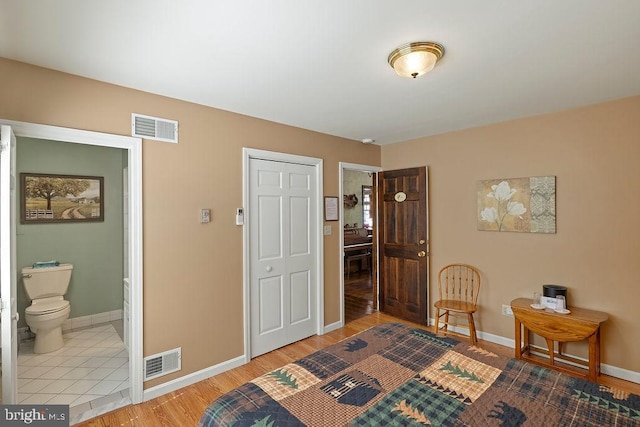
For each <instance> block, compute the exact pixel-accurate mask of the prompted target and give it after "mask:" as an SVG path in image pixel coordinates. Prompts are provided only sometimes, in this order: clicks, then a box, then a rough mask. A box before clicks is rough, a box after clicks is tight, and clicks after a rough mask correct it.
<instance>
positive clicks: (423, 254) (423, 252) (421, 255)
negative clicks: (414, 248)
mask: <svg viewBox="0 0 640 427" xmlns="http://www.w3.org/2000/svg"><path fill="white" fill-rule="evenodd" d="M418 256H419V257H420V258H424V257H425V256H427V253H426V252H425V251H420V252H418Z"/></svg>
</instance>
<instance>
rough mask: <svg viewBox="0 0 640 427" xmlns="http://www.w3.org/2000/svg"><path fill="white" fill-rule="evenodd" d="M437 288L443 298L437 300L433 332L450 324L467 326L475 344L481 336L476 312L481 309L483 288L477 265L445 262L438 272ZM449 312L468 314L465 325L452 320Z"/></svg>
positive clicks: (444, 330)
mask: <svg viewBox="0 0 640 427" xmlns="http://www.w3.org/2000/svg"><path fill="white" fill-rule="evenodd" d="M438 292H439V295H440V299H439V300H438V301H436V302H435V304H434V306H435V308H436V316H435V322H434V325H433V331H434V333H436V334H437V333H438V331H443V332H444V333H446V332H447V331H448V326H449V325H451V326H466V327H468V328H469V339H470V341H471V344H472V345H476V343H477V342H478V337H477V335H476V326H475V323H474V321H473V313H475V312H476V310H477V309H478V305H477V303H478V293H479V292H480V272H479V271H478V269H477V268H475V267H473V266H471V265H468V264H449V265H445V266H444V267H442V268H441V269H440V272H439V273H438ZM441 312H442V313H441ZM450 313H453V317H454V318H459V317H466V318H467V323H466V325H465V324H460V323H456V322H452V321H450V319H449V314H450ZM440 324H442V327H441V326H440Z"/></svg>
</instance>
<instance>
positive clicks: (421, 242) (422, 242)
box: [419, 239, 427, 245]
mask: <svg viewBox="0 0 640 427" xmlns="http://www.w3.org/2000/svg"><path fill="white" fill-rule="evenodd" d="M419 243H420V244H421V245H424V244H425V243H427V242H425V241H424V240H423V239H420V242H419Z"/></svg>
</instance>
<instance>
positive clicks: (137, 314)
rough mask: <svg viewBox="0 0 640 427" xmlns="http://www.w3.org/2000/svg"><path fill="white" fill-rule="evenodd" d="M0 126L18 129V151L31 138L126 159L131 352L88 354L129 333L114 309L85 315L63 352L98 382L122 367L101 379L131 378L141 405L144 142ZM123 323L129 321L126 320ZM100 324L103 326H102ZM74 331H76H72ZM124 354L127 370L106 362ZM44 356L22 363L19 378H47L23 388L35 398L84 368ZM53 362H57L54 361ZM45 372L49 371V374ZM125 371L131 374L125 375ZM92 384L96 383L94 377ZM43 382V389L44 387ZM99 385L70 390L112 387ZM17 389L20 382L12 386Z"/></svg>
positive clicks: (37, 127)
mask: <svg viewBox="0 0 640 427" xmlns="http://www.w3.org/2000/svg"><path fill="white" fill-rule="evenodd" d="M0 123H2V124H7V125H10V126H11V127H12V128H13V130H14V132H15V134H16V136H17V137H18V140H19V141H18V147H20V139H21V138H32V139H42V140H49V141H54V142H56V143H74V144H73V145H76V146H77V147H82V148H83V149H91V148H92V147H91V146H94V147H95V148H96V149H100V148H105V147H107V148H112V149H116V152H117V153H119V155H120V156H121V158H122V161H123V163H122V164H123V166H124V167H126V168H127V171H128V172H127V191H126V193H127V195H128V197H127V198H126V200H127V203H126V204H127V206H128V212H127V214H126V215H125V212H124V210H123V209H121V210H120V214H119V217H120V221H123V220H126V229H127V230H128V238H124V237H123V238H122V239H121V240H124V242H121V244H122V247H125V245H126V249H125V250H124V252H123V251H120V253H121V260H120V261H121V264H122V262H124V264H125V265H126V267H122V268H121V271H122V272H123V274H122V275H124V276H125V279H128V282H129V285H130V286H129V289H128V300H129V311H130V319H129V320H130V321H129V322H128V323H129V327H128V328H127V329H128V335H129V336H130V337H131V339H130V349H129V351H128V352H127V351H126V350H125V351H124V353H122V350H118V351H116V349H115V348H112V349H111V350H107V352H108V353H109V357H107V356H106V355H105V354H106V353H103V354H102V355H100V356H97V357H101V359H99V360H90V359H91V357H92V356H94V355H90V354H89V353H90V352H91V350H92V349H94V351H93V352H94V353H95V348H96V345H95V343H97V342H100V343H108V344H117V342H120V343H122V341H123V340H122V338H121V335H126V333H125V331H124V330H122V331H120V334H118V331H117V329H116V328H114V327H113V325H112V324H111V316H112V315H113V313H111V311H118V310H109V311H108V312H107V314H106V317H105V314H104V313H100V314H99V315H98V316H96V317H95V319H94V318H91V319H90V320H89V324H87V319H86V317H87V316H83V317H85V319H83V320H82V321H81V322H80V323H79V324H78V326H79V327H80V328H83V329H80V330H78V331H73V332H72V333H73V334H75V336H69V337H68V338H69V339H68V342H69V344H70V345H69V346H68V348H63V349H62V350H63V351H65V352H66V353H67V355H66V356H68V357H82V358H85V359H84V360H83V362H82V364H84V365H85V366H84V367H85V368H88V369H91V370H92V371H96V370H97V369H101V370H100V371H98V372H95V373H94V374H93V376H94V377H96V378H97V377H98V376H102V375H103V374H104V373H106V371H107V370H108V369H111V368H114V369H116V370H117V369H120V372H118V373H114V372H113V369H112V370H111V371H110V373H108V374H107V375H104V376H103V378H102V380H101V381H103V380H105V378H106V377H107V376H109V375H111V374H112V375H111V377H110V378H111V380H110V381H120V382H121V383H122V381H124V380H119V378H124V377H126V378H128V386H129V387H128V388H129V393H128V402H129V403H139V402H141V401H142V215H141V201H142V197H141V183H142V151H141V140H140V139H139V138H131V137H126V136H118V135H109V134H101V133H96V132H87V131H80V130H74V129H66V128H58V127H53V126H43V125H35V124H29V123H21V122H9V121H2V120H0ZM25 146H26V145H25ZM18 151H19V149H18ZM118 174H119V176H120V179H121V180H122V176H123V168H122V167H121V168H120V170H119V171H118ZM121 182H122V181H121ZM123 200H124V197H122V196H121V200H120V203H122V204H124V203H123ZM65 226H67V227H68V226H69V224H65ZM32 227H43V225H42V224H38V225H32ZM45 233H46V229H45ZM121 236H123V234H121ZM125 254H126V255H125ZM122 258H124V261H122ZM22 262H24V261H22ZM108 263H109V260H108V259H106V260H103V264H108ZM18 266H19V267H22V265H20V264H19V265H18ZM122 275H121V276H122ZM21 286H22V284H21V283H18V288H20V287H21ZM120 286H123V283H122V277H121V279H120ZM123 292H124V291H123ZM121 295H122V294H121ZM3 297H4V295H3ZM72 304H73V303H72ZM121 307H122V306H121ZM120 311H121V312H123V311H124V310H121V309H120ZM123 315H124V313H123ZM81 317H82V316H81ZM89 317H92V316H89ZM114 317H117V315H115V316H114ZM115 320H121V319H115ZM93 323H95V324H93ZM121 323H124V322H121ZM98 324H100V325H99V326H98ZM91 326H96V328H90V327H91ZM116 326H117V323H116ZM72 328H73V327H72ZM73 329H76V328H73ZM83 340H84V341H83ZM72 344H73V345H72ZM76 344H77V345H76ZM123 349H124V347H123ZM74 353H75V354H74ZM82 353H85V354H84V355H82ZM111 353H113V354H111ZM124 355H127V356H128V357H127V359H128V361H129V363H128V368H125V369H122V366H117V367H116V366H115V365H116V364H119V362H120V360H107V359H113V358H120V359H122V357H123V356H124ZM44 356H46V355H32V357H30V359H31V360H30V361H29V360H26V359H25V360H24V363H23V365H24V367H21V368H19V375H20V371H31V372H30V373H28V374H27V375H30V376H34V375H37V374H41V375H44V377H43V378H40V377H38V378H31V381H30V383H31V384H32V386H31V387H30V388H26V389H23V392H30V391H34V390H35V389H36V388H37V389H38V391H35V392H34V393H33V394H34V395H35V394H38V392H39V391H42V390H44V389H45V388H46V387H49V388H48V389H47V390H46V391H51V392H52V393H45V394H56V393H57V394H62V393H59V392H60V391H64V390H59V389H60V388H62V387H63V385H65V384H66V383H60V381H59V380H60V379H61V378H62V377H58V378H45V377H47V376H48V377H55V376H57V375H58V374H61V373H62V375H64V373H63V371H67V373H68V372H70V371H69V370H68V369H64V368H69V367H72V368H73V370H74V371H78V370H80V369H79V368H80V367H81V366H77V367H76V366H72V365H73V364H74V363H77V362H78V361H79V359H76V360H74V361H73V362H71V361H66V362H65V361H64V360H62V359H60V358H59V357H61V356H62V355H55V356H54V357H46V360H47V362H44V363H46V364H47V365H51V363H53V362H54V361H55V362H60V363H61V364H60V365H56V366H45V365H43V364H41V363H39V362H42V361H43V360H45V357H44ZM56 358H58V359H56ZM50 359H53V361H52V360H50ZM69 364H71V365H69ZM65 365H66V366H65ZM95 365H98V366H95ZM32 368H40V369H32ZM49 368H51V369H49ZM45 370H46V371H47V372H44V371H45ZM125 370H126V371H127V372H124V371H125ZM45 379H53V380H55V381H54V382H52V383H51V384H49V383H46V384H45V383H44V382H43V381H42V380H45ZM79 381H86V380H77V381H76V382H79ZM90 381H95V379H94V380H90ZM54 383H60V385H58V386H56V385H54ZM43 384H44V386H43V387H40V386H41V385H43ZM74 384H75V383H74ZM74 384H66V385H69V386H73V385H74ZM89 385H92V387H90V388H87V387H88V386H89ZM96 385H97V383H96V384H94V383H89V382H85V383H79V384H76V385H75V386H74V387H75V388H71V389H70V391H79V390H80V389H85V391H90V390H93V392H94V393H98V394H101V393H102V392H104V390H105V387H106V386H107V385H103V386H102V388H101V387H95V386H96ZM109 385H112V384H109ZM13 386H15V387H16V388H17V385H16V384H13ZM23 394H25V393H23ZM23 398H24V396H23ZM34 399H35V397H34ZM49 402H51V403H53V401H52V400H51V399H49ZM5 403H9V402H5ZM14 403H19V401H16V402H14ZM23 403H25V402H23ZM27 403H35V401H33V400H31V401H28V402H27ZM42 403H45V402H42Z"/></svg>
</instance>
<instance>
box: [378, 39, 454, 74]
mask: <svg viewBox="0 0 640 427" xmlns="http://www.w3.org/2000/svg"><path fill="white" fill-rule="evenodd" d="M443 56H444V47H443V46H442V45H440V44H438V43H434V42H412V43H405V44H403V45H402V46H400V47H398V48H396V49H394V50H393V52H391V53H390V54H389V58H387V61H388V62H389V65H391V68H393V69H394V70H395V71H396V74H398V75H399V76H401V77H413V78H414V79H415V78H416V77H418V76H421V75H423V74H426V73H428V72H429V71H431V69H433V67H434V66H435V65H436V62H438V60H440V58H442V57H443Z"/></svg>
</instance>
